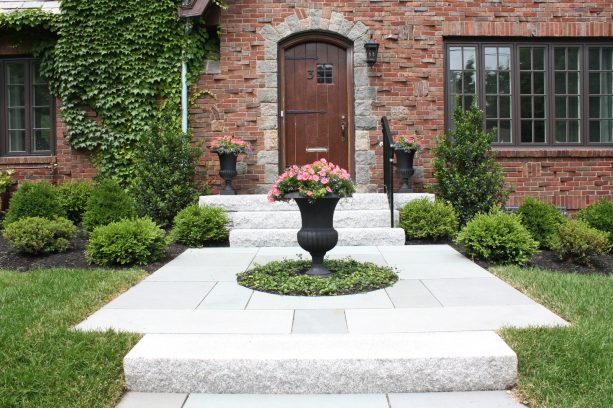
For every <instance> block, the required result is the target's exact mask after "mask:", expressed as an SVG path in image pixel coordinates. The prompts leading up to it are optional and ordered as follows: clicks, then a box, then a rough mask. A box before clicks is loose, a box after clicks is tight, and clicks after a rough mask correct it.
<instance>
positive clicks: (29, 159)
mask: <svg viewBox="0 0 613 408" xmlns="http://www.w3.org/2000/svg"><path fill="white" fill-rule="evenodd" d="M55 162H56V159H55V156H7V157H0V165H7V166H11V165H14V166H21V165H28V164H54V163H55Z"/></svg>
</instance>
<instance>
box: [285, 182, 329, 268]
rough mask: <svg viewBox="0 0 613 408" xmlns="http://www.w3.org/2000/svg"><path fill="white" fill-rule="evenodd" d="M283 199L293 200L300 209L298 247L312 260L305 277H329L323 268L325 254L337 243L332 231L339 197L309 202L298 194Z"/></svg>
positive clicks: (326, 197)
mask: <svg viewBox="0 0 613 408" xmlns="http://www.w3.org/2000/svg"><path fill="white" fill-rule="evenodd" d="M285 197H287V198H293V199H294V200H296V204H298V208H299V209H300V217H301V218H302V229H301V230H300V231H298V245H300V247H301V248H302V249H304V250H305V251H307V252H308V253H310V254H311V257H312V259H313V261H312V264H311V269H309V270H308V271H307V273H306V274H307V275H311V276H324V277H326V276H330V271H329V270H328V269H327V268H326V267H325V266H324V257H325V256H326V253H327V252H328V251H330V250H331V249H332V248H334V247H335V246H336V244H337V243H338V232H337V231H336V230H335V229H334V210H335V209H336V205H337V204H338V201H339V199H340V198H339V197H338V196H337V195H333V194H329V195H327V196H325V197H322V198H318V199H316V200H309V199H308V198H305V197H302V196H301V195H300V194H299V193H290V194H287V195H286V196H285Z"/></svg>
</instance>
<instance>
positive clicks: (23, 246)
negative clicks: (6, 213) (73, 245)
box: [3, 217, 77, 255]
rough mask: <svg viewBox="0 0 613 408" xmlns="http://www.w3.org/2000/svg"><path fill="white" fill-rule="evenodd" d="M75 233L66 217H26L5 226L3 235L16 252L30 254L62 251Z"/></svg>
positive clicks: (66, 247) (75, 229)
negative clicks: (50, 218) (51, 218)
mask: <svg viewBox="0 0 613 408" xmlns="http://www.w3.org/2000/svg"><path fill="white" fill-rule="evenodd" d="M76 235H77V227H75V226H74V224H73V223H72V222H71V221H70V220H67V219H66V218H56V219H53V220H49V219H47V218H42V217H27V218H22V219H20V220H17V221H15V222H12V223H10V224H9V225H7V226H6V228H5V230H4V233H3V236H4V238H5V239H6V240H7V241H9V243H10V244H11V247H13V248H14V249H15V250H16V251H17V252H21V253H24V254H30V255H42V254H51V253H55V252H64V251H66V250H67V249H68V245H69V244H70V241H71V240H73V239H74V238H75V237H76Z"/></svg>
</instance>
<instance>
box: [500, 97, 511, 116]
mask: <svg viewBox="0 0 613 408" xmlns="http://www.w3.org/2000/svg"><path fill="white" fill-rule="evenodd" d="M498 106H499V109H500V117H501V118H510V117H511V97H510V96H501V97H499V98H498Z"/></svg>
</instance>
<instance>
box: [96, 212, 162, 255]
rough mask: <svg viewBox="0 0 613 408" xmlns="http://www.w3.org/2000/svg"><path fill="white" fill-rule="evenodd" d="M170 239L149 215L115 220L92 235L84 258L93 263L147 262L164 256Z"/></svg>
mask: <svg viewBox="0 0 613 408" xmlns="http://www.w3.org/2000/svg"><path fill="white" fill-rule="evenodd" d="M168 244H169V240H168V239H167V238H166V233H165V232H164V230H162V229H161V228H160V227H158V226H157V225H156V224H155V223H154V222H153V221H152V220H151V219H149V218H137V219H134V220H124V221H119V222H112V223H110V224H108V225H103V226H100V227H98V228H96V229H95V230H94V231H93V232H92V233H91V235H90V237H89V244H88V245H87V249H86V250H85V257H86V258H87V261H88V262H89V263H90V264H97V265H102V266H107V265H133V264H137V265H146V264H149V263H152V262H156V261H159V260H160V259H163V258H164V256H165V254H166V249H167V247H168Z"/></svg>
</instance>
